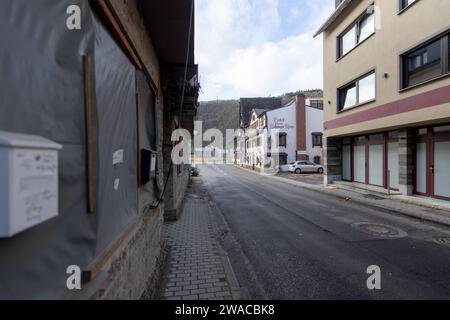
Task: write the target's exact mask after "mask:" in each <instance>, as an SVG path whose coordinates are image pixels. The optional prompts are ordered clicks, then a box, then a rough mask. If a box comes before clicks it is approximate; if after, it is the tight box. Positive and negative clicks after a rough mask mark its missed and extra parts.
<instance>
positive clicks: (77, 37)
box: [0, 0, 152, 299]
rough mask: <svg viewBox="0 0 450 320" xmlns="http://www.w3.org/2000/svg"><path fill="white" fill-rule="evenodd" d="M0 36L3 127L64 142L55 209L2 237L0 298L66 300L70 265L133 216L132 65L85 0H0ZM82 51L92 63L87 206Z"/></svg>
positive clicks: (93, 253) (90, 256)
mask: <svg viewBox="0 0 450 320" xmlns="http://www.w3.org/2000/svg"><path fill="white" fill-rule="evenodd" d="M69 5H78V6H80V7H81V14H82V16H81V22H82V28H81V30H68V29H67V28H66V19H67V17H68V15H67V14H66V10H67V7H68V6H69ZM0 37H1V39H2V43H3V45H2V46H1V47H0V130H4V131H12V132H21V133H28V134H36V135H41V136H43V137H46V138H48V139H51V140H53V141H56V142H58V143H60V144H62V145H63V149H62V151H61V152H60V154H59V156H60V167H59V177H60V178H59V207H60V210H59V216H58V217H57V218H55V219H52V220H50V221H48V222H46V223H43V224H41V225H39V226H36V227H34V228H32V229H30V230H27V231H25V232H23V233H21V234H19V235H17V236H15V237H13V238H10V239H0V298H2V299H16V298H20V299H22V298H27V299H28V298H30V299H37V298H38V299H49V298H50V299H53V298H64V297H65V296H67V295H68V294H69V292H68V290H67V288H66V280H67V276H68V275H67V274H66V269H67V267H68V266H69V265H78V266H80V267H81V268H82V269H83V268H85V267H86V266H87V265H89V263H90V262H92V261H93V260H94V259H95V258H96V257H97V256H98V255H99V254H100V253H101V252H102V251H103V250H104V249H105V248H106V247H108V246H109V245H110V244H111V242H113V241H114V240H115V239H116V238H117V237H118V236H119V235H120V233H121V232H122V231H123V230H124V229H125V227H126V226H127V225H129V223H130V222H131V220H132V219H133V218H135V217H136V215H137V214H138V210H137V209H138V190H137V180H136V179H137V178H136V163H137V161H136V155H137V149H136V138H137V137H136V135H137V134H136V101H135V99H136V96H135V89H136V88H135V77H134V75H135V70H134V68H133V65H132V64H131V63H130V62H129V60H128V59H127V58H126V56H125V55H124V54H123V52H122V51H121V50H120V48H119V46H118V45H117V44H116V43H115V41H114V40H113V38H112V37H111V36H110V35H109V33H108V32H107V30H106V29H105V27H104V26H103V25H102V23H101V22H100V21H99V19H98V18H97V17H96V16H95V15H94V13H93V11H92V9H91V8H90V6H89V2H88V1H87V0H58V1H55V0H33V1H30V0H2V1H0ZM83 55H91V56H92V57H93V63H94V69H93V70H95V73H94V74H95V79H94V81H95V82H94V83H95V99H94V100H95V101H94V114H93V123H94V133H95V139H94V146H95V148H94V159H95V166H94V172H95V190H96V191H95V208H96V210H95V212H94V213H93V214H88V213H87V210H86V208H87V204H86V198H87V190H86V185H87V182H86V169H85V166H86V160H85V159H86V154H85V152H86V146H85V139H86V137H85V124H84V90H83ZM150 130H152V129H150ZM114 161H115V162H116V163H115V164H113V162H114ZM0 178H1V177H0Z"/></svg>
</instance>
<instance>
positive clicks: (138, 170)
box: [134, 75, 141, 188]
mask: <svg viewBox="0 0 450 320" xmlns="http://www.w3.org/2000/svg"><path fill="white" fill-rule="evenodd" d="M134 78H135V83H136V147H137V152H136V156H137V158H136V160H137V161H136V175H137V185H138V188H140V187H141V136H140V131H141V128H140V127H141V123H140V121H141V116H140V104H139V92H138V81H137V76H136V75H135V76H134Z"/></svg>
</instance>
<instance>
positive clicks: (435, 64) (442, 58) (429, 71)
mask: <svg viewBox="0 0 450 320" xmlns="http://www.w3.org/2000/svg"><path fill="white" fill-rule="evenodd" d="M449 38H450V37H449V35H445V36H441V37H440V38H438V39H437V40H436V39H434V40H432V41H431V42H428V43H427V44H425V45H422V46H420V47H418V48H415V49H413V50H411V51H409V52H408V53H406V54H404V55H402V57H401V60H402V75H403V79H402V85H401V89H406V88H408V87H412V86H415V85H419V84H422V83H424V82H427V81H429V80H433V79H435V78H438V77H440V76H442V75H445V74H448V73H449V72H450V70H449V67H448V61H449V60H450V52H449V49H448V48H449V46H448V44H449V42H450V40H449Z"/></svg>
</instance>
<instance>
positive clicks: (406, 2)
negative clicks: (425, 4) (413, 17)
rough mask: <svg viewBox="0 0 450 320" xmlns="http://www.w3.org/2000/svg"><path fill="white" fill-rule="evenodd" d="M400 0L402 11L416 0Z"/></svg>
mask: <svg viewBox="0 0 450 320" xmlns="http://www.w3.org/2000/svg"><path fill="white" fill-rule="evenodd" d="M399 1H400V11H401V10H404V9H406V8H408V7H409V6H410V5H412V4H413V3H414V2H416V0H399Z"/></svg>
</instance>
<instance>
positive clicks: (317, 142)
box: [312, 132, 322, 147]
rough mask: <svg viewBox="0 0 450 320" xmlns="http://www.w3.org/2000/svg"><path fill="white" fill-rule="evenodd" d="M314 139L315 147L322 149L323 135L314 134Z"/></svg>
mask: <svg viewBox="0 0 450 320" xmlns="http://www.w3.org/2000/svg"><path fill="white" fill-rule="evenodd" d="M312 139H313V143H312V145H313V147H322V133H316V132H313V134H312Z"/></svg>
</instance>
